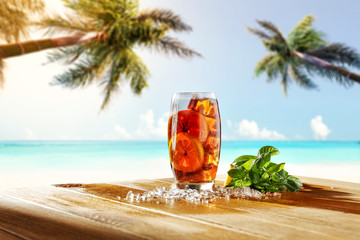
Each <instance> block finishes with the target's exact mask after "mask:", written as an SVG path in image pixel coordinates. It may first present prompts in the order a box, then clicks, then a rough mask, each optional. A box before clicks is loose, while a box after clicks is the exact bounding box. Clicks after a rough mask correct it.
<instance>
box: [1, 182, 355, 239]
mask: <svg viewBox="0 0 360 240" xmlns="http://www.w3.org/2000/svg"><path fill="white" fill-rule="evenodd" d="M300 179H301V180H302V181H303V183H304V187H303V189H302V190H301V191H299V192H296V193H283V194H282V196H281V198H269V199H266V200H243V199H225V198H223V199H217V200H215V201H214V202H212V203H208V204H199V203H192V202H187V201H184V200H178V201H175V202H172V203H170V202H165V201H151V202H133V203H131V202H129V201H127V200H126V198H125V197H126V194H127V193H128V191H130V190H131V191H133V192H134V193H141V192H144V191H146V190H153V189H154V188H155V187H158V186H165V187H170V186H171V185H172V182H173V180H172V179H156V180H136V181H128V182H117V183H107V184H68V185H66V184H65V185H58V186H44V187H32V188H16V189H4V190H0V239H82V240H86V239H208V240H210V239H236V240H239V239H354V240H355V239H357V240H358V239H360V184H357V183H349V182H340V181H332V180H324V179H316V178H305V177H300ZM222 184H223V182H222V181H217V182H216V185H222ZM119 197H120V199H119Z"/></svg>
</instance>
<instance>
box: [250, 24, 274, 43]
mask: <svg viewBox="0 0 360 240" xmlns="http://www.w3.org/2000/svg"><path fill="white" fill-rule="evenodd" d="M245 28H246V30H248V31H249V32H250V33H252V34H254V35H256V36H258V37H259V38H260V39H263V40H270V39H271V37H270V36H269V35H268V34H267V33H266V32H264V31H261V30H259V29H256V28H251V27H247V26H245Z"/></svg>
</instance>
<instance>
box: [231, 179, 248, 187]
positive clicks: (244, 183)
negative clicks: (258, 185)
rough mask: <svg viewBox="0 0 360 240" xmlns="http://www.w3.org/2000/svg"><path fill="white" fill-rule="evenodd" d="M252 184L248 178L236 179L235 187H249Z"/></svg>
mask: <svg viewBox="0 0 360 240" xmlns="http://www.w3.org/2000/svg"><path fill="white" fill-rule="evenodd" d="M251 184H252V182H251V180H250V179H245V180H238V181H236V182H235V187H250V186H251Z"/></svg>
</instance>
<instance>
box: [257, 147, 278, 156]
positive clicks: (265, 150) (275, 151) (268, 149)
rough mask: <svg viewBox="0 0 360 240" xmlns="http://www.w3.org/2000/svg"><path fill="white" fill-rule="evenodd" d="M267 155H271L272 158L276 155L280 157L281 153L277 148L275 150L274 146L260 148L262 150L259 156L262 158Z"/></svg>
mask: <svg viewBox="0 0 360 240" xmlns="http://www.w3.org/2000/svg"><path fill="white" fill-rule="evenodd" d="M266 153H268V154H270V155H271V156H274V155H279V154H280V151H279V150H278V149H277V148H274V147H272V146H264V147H262V148H260V150H259V152H258V156H262V155H264V154H266Z"/></svg>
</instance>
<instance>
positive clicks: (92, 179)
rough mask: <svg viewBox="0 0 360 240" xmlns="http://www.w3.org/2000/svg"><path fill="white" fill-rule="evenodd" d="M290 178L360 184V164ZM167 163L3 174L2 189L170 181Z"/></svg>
mask: <svg viewBox="0 0 360 240" xmlns="http://www.w3.org/2000/svg"><path fill="white" fill-rule="evenodd" d="M285 169H286V170H287V171H288V172H289V174H291V175H296V176H306V177H316V178H325V179H332V180H340V181H348V182H356V183H360V173H359V171H360V163H351V164H349V163H348V164H326V165H325V164H308V165H291V164H286V165H285ZM227 170H228V168H227V166H225V165H224V164H223V165H221V164H220V168H219V171H218V175H223V174H226V172H227ZM171 177H172V173H171V170H170V166H169V164H168V162H167V161H166V162H165V161H164V162H162V161H159V162H158V164H156V165H153V164H152V165H145V166H143V167H142V168H141V169H140V168H137V169H121V170H118V171H115V170H109V171H35V172H34V171H32V172H25V171H17V172H4V171H0V188H14V187H29V186H39V185H50V184H56V183H99V182H119V181H127V180H134V179H154V178H171Z"/></svg>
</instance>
